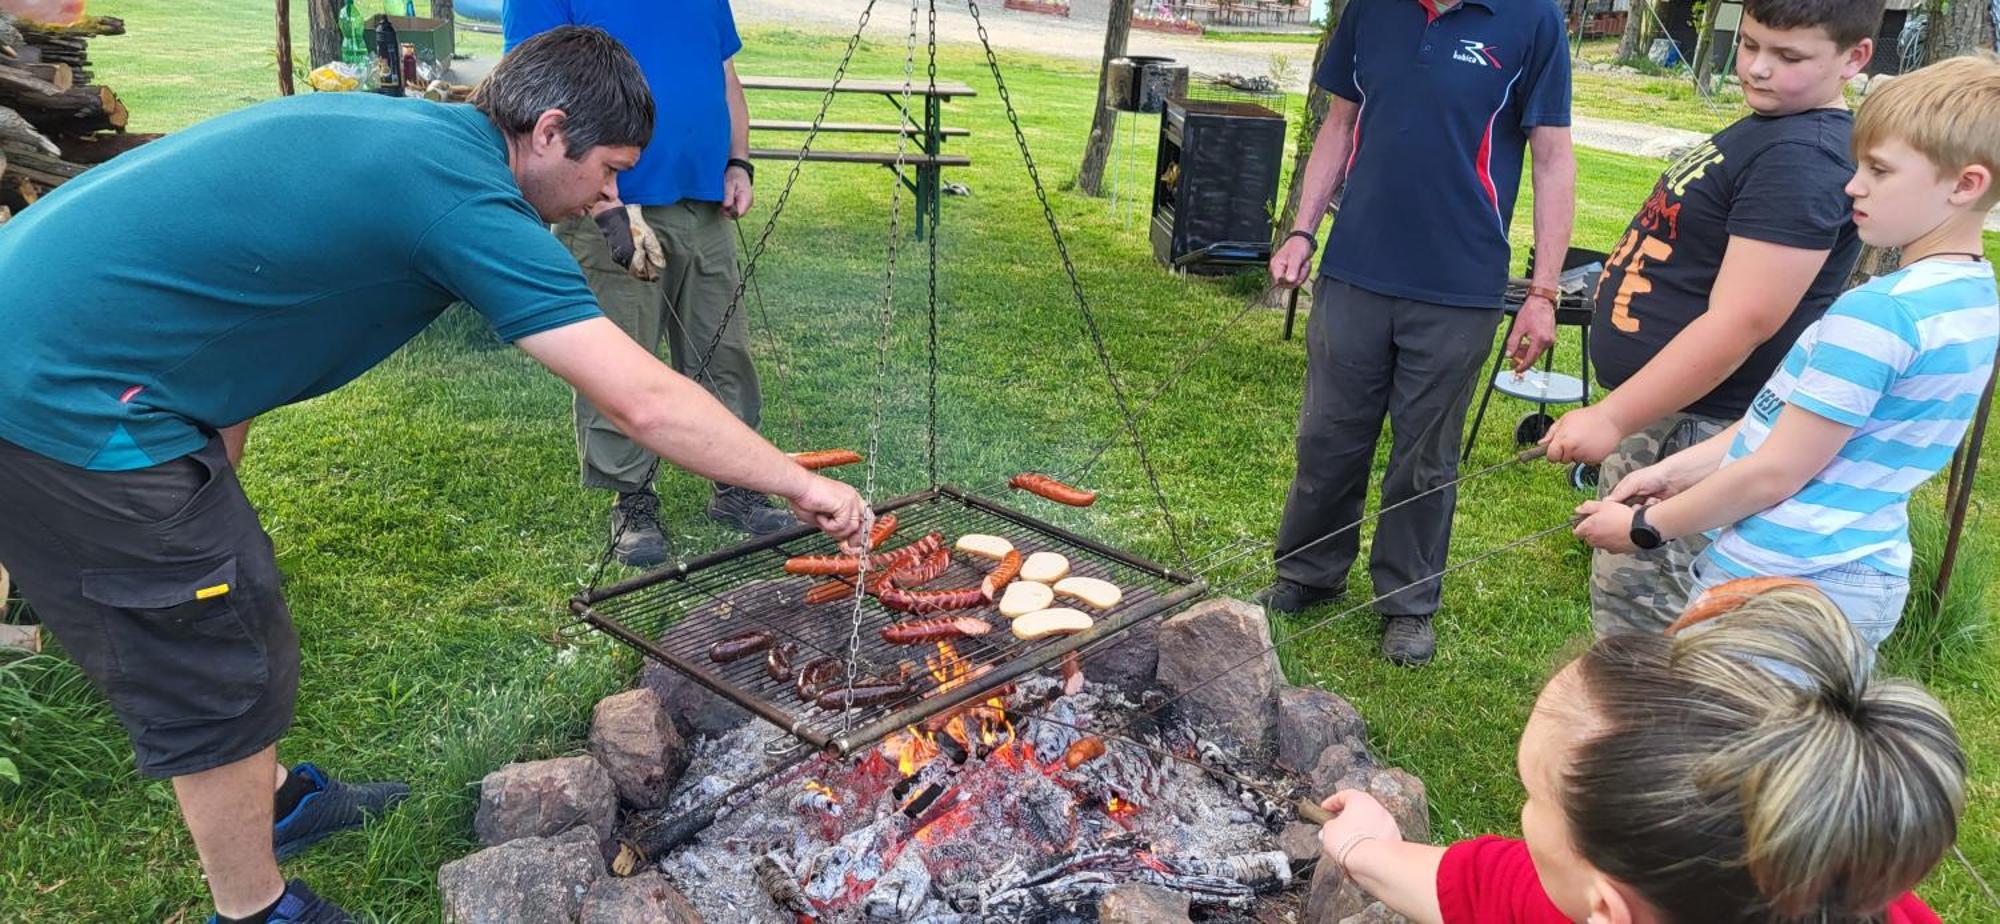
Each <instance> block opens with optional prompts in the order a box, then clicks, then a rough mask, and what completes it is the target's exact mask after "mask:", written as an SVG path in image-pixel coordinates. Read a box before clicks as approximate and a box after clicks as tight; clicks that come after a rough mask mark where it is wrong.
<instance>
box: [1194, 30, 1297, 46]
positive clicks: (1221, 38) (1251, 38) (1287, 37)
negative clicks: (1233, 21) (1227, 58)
mask: <svg viewBox="0 0 2000 924" xmlns="http://www.w3.org/2000/svg"><path fill="white" fill-rule="evenodd" d="M1201 39H1202V41H1204V42H1257V43H1261V44H1272V43H1277V44H1283V45H1313V44H1317V43H1318V42H1319V33H1318V32H1235V31H1226V30H1221V29H1210V30H1208V31H1206V32H1203V33H1202V34H1201Z"/></svg>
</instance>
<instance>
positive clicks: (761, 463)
mask: <svg viewBox="0 0 2000 924" xmlns="http://www.w3.org/2000/svg"><path fill="white" fill-rule="evenodd" d="M657 372H658V375H657V376H652V375H650V374H649V376H648V377H649V378H651V379H653V380H652V381H648V382H647V383H646V384H645V385H644V386H643V392H644V393H645V395H646V397H645V399H644V400H643V401H642V402H634V405H635V406H638V407H645V408H648V409H649V410H648V411H646V412H644V414H643V416H638V417H636V418H630V419H627V418H624V417H623V415H621V414H618V413H616V412H613V411H612V410H610V409H609V408H605V407H604V406H603V405H601V404H600V405H598V407H599V409H600V410H601V411H603V412H604V414H605V416H606V417H608V418H610V419H611V422H612V423H613V424H614V425H616V426H617V427H618V429H619V430H620V431H621V432H623V433H624V434H625V435H626V436H629V437H631V438H632V441H633V442H635V443H638V444H639V445H641V446H644V447H646V449H648V450H649V451H651V452H652V453H653V454H655V455H657V456H659V457H660V458H662V459H665V460H667V461H668V462H672V463H673V464H675V465H678V466H680V467H681V468H684V469H687V470H688V471H690V472H693V473H695V474H697V475H700V476H702V477H704V478H708V479H710V480H713V481H720V482H723V483H725V484H733V485H737V486H740V487H745V488H749V489H751V490H753V491H760V492H763V493H767V494H776V495H779V496H780V497H786V498H797V497H798V496H799V495H800V493H801V492H803V491H804V490H805V488H806V484H807V481H808V479H809V477H810V474H809V473H808V472H807V471H806V470H805V469H804V468H802V467H800V465H799V464H798V463H797V462H796V461H794V460H793V459H792V457H791V456H788V455H786V454H785V453H784V452H782V451H780V450H779V449H778V447H776V446H773V445H771V444H770V443H769V442H767V441H766V440H765V439H764V438H763V437H762V436H759V435H758V434H757V431H755V430H752V429H750V428H749V427H748V426H745V425H744V424H743V422H742V421H740V420H737V419H736V416H735V415H734V414H731V413H730V412H729V409H728V408H726V407H724V406H723V405H722V402H720V401H717V400H715V398H714V396H712V395H710V394H709V393H708V392H707V391H706V390H704V389H703V388H702V387H701V386H699V385H697V384H695V383H694V381H693V380H691V379H689V378H687V377H686V376H683V375H681V374H679V373H677V372H674V371H672V370H670V369H667V368H666V367H664V366H661V367H659V368H658V370H657ZM585 397H589V396H588V395H586V396H585Z"/></svg>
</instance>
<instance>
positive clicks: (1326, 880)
mask: <svg viewBox="0 0 2000 924" xmlns="http://www.w3.org/2000/svg"><path fill="white" fill-rule="evenodd" d="M1373 901H1374V899H1372V898H1369V897H1368V893H1366V892H1363V891H1361V887H1360V886H1358V885H1355V884H1354V883H1353V881H1351V880H1349V879H1348V878H1347V874H1346V873H1343V872H1341V871H1340V869H1339V868H1338V867H1336V866H1334V865H1333V861H1332V860H1321V861H1320V864H1319V866H1318V867H1316V868H1314V870H1313V877H1312V883H1311V884H1310V885H1308V886H1307V887H1306V898H1305V902H1304V905H1303V907H1301V909H1300V911H1299V924H1340V922H1341V921H1344V920H1346V919H1347V918H1349V917H1352V916H1354V915H1357V914H1360V913H1361V911H1362V909H1364V908H1367V907H1368V905H1369V903H1370V902H1373Z"/></svg>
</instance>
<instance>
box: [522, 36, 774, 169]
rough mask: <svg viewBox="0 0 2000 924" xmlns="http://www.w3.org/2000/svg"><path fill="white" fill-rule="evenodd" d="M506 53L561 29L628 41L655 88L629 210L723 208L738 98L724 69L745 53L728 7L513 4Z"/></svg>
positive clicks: (626, 45)
mask: <svg viewBox="0 0 2000 924" xmlns="http://www.w3.org/2000/svg"><path fill="white" fill-rule="evenodd" d="M501 20H502V23H503V29H504V31H505V32H506V37H507V47H508V48H512V47H514V46H515V45H518V44H520V43H521V42H523V41H526V40H527V39H528V38H530V37H532V36H534V35H535V34H536V33H540V32H546V31H548V30H550V29H553V28H555V27H557V26H596V27H597V28H599V29H603V30H604V31H606V32H609V33H611V35H612V37H614V38H616V39H618V40H619V41H621V42H624V43H625V47H626V48H628V49H630V50H631V52H632V57H633V58H635V59H637V60H638V62H639V69H640V70H642V71H644V72H645V73H646V83H647V84H648V85H649V86H651V87H652V89H653V107H654V108H653V140H652V142H651V143H649V144H647V145H646V150H645V152H644V153H643V154H642V155H641V156H640V158H639V163H638V164H637V165H635V166H633V168H632V169H630V170H627V171H625V172H624V173H621V174H619V175H618V198H619V200H620V201H622V202H625V203H626V204H628V205H668V204H671V203H674V202H679V201H681V200H683V199H693V200H696V201H700V202H721V201H722V174H723V171H724V170H725V169H727V167H728V162H729V131H730V122H729V98H728V96H727V95H726V87H725V84H724V82H723V75H722V64H723V62H725V61H728V60H729V59H730V58H733V57H735V56H736V53H737V52H738V51H741V50H742V49H743V40H742V39H740V38H738V37H737V35H736V17H735V16H734V15H732V14H731V13H730V11H729V0H653V2H645V0H507V4H506V7H505V8H504V10H503V13H502V16H501Z"/></svg>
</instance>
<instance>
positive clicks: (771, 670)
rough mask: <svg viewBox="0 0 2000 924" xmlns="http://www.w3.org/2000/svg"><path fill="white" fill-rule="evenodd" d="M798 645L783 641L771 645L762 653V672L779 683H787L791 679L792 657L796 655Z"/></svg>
mask: <svg viewBox="0 0 2000 924" xmlns="http://www.w3.org/2000/svg"><path fill="white" fill-rule="evenodd" d="M798 653H799V646H798V643H796V642H785V643H783V644H780V645H773V646H771V650H770V651H768V652H765V654H764V673H765V675H766V676H769V677H770V678H771V679H772V680H775V681H777V682H779V683H789V682H791V679H792V659H793V658H795V657H797V656H798Z"/></svg>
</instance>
